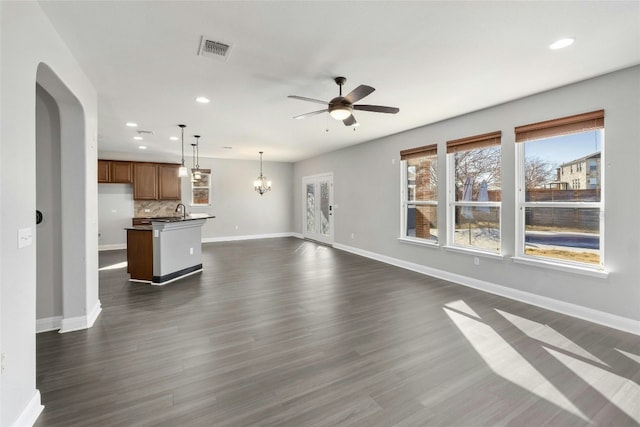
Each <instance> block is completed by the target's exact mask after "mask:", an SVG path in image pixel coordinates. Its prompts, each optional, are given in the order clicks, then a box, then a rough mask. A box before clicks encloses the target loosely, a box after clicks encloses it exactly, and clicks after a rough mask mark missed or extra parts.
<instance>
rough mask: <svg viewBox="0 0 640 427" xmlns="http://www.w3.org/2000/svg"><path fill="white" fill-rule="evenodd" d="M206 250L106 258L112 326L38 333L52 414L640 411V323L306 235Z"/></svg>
mask: <svg viewBox="0 0 640 427" xmlns="http://www.w3.org/2000/svg"><path fill="white" fill-rule="evenodd" d="M203 256H204V271H203V272H202V273H200V274H197V275H194V276H191V277H188V278H186V279H183V280H181V281H178V282H174V283H171V284H169V285H166V286H164V287H154V286H150V285H145V284H136V283H129V282H128V281H127V275H126V269H125V268H114V269H104V270H102V271H101V272H100V299H101V302H102V306H103V311H102V314H101V315H100V317H99V318H98V320H97V321H96V323H95V325H94V327H93V328H91V329H89V330H85V331H78V332H72V333H67V334H58V333H56V332H47V333H42V334H39V335H38V336H37V387H38V388H39V390H40V391H41V393H42V400H43V403H44V405H45V409H44V412H43V413H42V415H41V416H40V418H39V420H38V422H37V423H36V426H65V427H69V426H227V425H230V426H231V425H233V426H246V425H265V426H296V427H298V426H336V425H356V426H394V425H403V426H404V425H406V426H420V425H447V426H463V425H464V426H480V425H513V426H541V425H611V426H625V425H638V422H639V420H640V391H639V390H640V386H639V383H640V370H639V368H640V339H639V338H638V337H637V336H634V335H630V334H626V333H622V332H619V331H615V330H611V329H608V328H605V327H601V326H598V325H594V324H591V323H588V322H584V321H581V320H577V319H573V318H570V317H566V316H562V315H559V314H556V313H552V312H548V311H545V310H542V309H539V308H536V307H532V306H529V305H526V304H522V303H518V302H514V301H510V300H507V299H504V298H500V297H497V296H494V295H490V294H485V293H482V292H479V291H475V290H472V289H468V288H465V287H462V286H459V285H454V284H450V283H447V282H445V281H442V280H438V279H433V278H430V277H427V276H424V275H420V274H417V273H413V272H410V271H405V270H402V269H400V268H396V267H393V266H389V265H386V264H382V263H379V262H376V261H372V260H369V259H366V258H361V257H359V256H356V255H352V254H349V253H346V252H342V251H339V250H334V249H332V248H329V247H325V246H321V245H317V244H315V243H312V242H308V241H303V240H299V239H295V238H282V239H265V240H255V241H242V242H228V243H211V244H205V245H203ZM125 259H126V256H125V252H124V251H110V252H103V253H101V254H100V266H101V268H104V267H108V266H114V265H116V264H117V263H121V262H123V261H125ZM558 286H562V284H561V283H559V284H558Z"/></svg>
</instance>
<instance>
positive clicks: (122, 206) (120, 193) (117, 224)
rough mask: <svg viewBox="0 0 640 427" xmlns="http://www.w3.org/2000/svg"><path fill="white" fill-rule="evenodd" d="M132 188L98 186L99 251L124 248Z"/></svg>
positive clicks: (117, 185) (121, 185)
mask: <svg viewBox="0 0 640 427" xmlns="http://www.w3.org/2000/svg"><path fill="white" fill-rule="evenodd" d="M133 216H134V214H133V186H132V185H131V184H98V241H99V245H100V249H118V248H122V247H123V245H124V246H126V242H127V233H126V231H125V228H126V227H130V226H131V218H132V217H133Z"/></svg>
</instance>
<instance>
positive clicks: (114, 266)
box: [98, 261, 127, 271]
mask: <svg viewBox="0 0 640 427" xmlns="http://www.w3.org/2000/svg"><path fill="white" fill-rule="evenodd" d="M126 266H127V261H123V262H119V263H116V264H111V265H107V266H104V267H102V268H99V269H98V271H105V270H117V269H120V268H125V267H126Z"/></svg>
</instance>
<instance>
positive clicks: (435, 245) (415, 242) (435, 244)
mask: <svg viewBox="0 0 640 427" xmlns="http://www.w3.org/2000/svg"><path fill="white" fill-rule="evenodd" d="M398 241H400V242H402V243H409V244H410V245H416V246H427V247H429V248H439V247H440V245H439V244H438V242H434V241H431V240H426V239H416V238H411V237H398Z"/></svg>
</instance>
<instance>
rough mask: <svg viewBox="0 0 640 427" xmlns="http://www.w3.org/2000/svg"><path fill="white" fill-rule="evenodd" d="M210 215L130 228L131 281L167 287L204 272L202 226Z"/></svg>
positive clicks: (172, 218) (152, 219) (199, 215)
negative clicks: (183, 278)
mask: <svg viewBox="0 0 640 427" xmlns="http://www.w3.org/2000/svg"><path fill="white" fill-rule="evenodd" d="M211 218H215V216H213V215H210V214H191V215H187V216H186V217H163V218H149V219H150V220H151V221H150V222H151V224H150V225H149V224H144V225H134V226H132V227H127V228H126V230H127V261H128V271H129V274H130V275H131V278H130V280H131V281H138V282H146V283H151V284H153V285H164V284H166V283H169V282H172V281H174V280H178V279H180V278H182V277H185V276H188V275H191V274H194V273H197V272H200V271H202V232H201V230H202V226H203V225H204V223H205V221H206V220H207V219H211Z"/></svg>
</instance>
